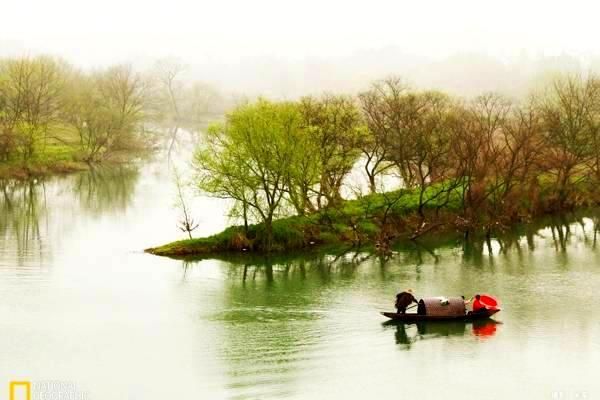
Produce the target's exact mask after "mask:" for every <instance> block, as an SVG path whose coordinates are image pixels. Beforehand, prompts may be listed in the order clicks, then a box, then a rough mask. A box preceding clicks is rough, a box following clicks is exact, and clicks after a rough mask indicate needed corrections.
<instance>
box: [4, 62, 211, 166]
mask: <svg viewBox="0 0 600 400" xmlns="http://www.w3.org/2000/svg"><path fill="white" fill-rule="evenodd" d="M182 68H183V67H179V66H176V64H174V63H165V62H159V63H157V64H156V65H155V66H154V67H153V68H151V69H150V70H148V71H143V72H140V71H137V70H135V69H134V68H133V67H132V66H130V65H115V66H110V67H107V68H103V69H96V70H90V71H83V70H80V69H78V68H75V67H74V66H72V65H70V64H68V63H67V62H65V61H63V60H60V59H57V58H53V57H46V56H40V57H19V58H7V59H0V162H10V161H17V162H23V163H27V162H29V161H31V160H33V159H36V158H43V157H46V156H48V155H49V154H50V153H51V152H52V151H53V149H54V150H56V148H59V147H61V146H62V148H66V149H68V150H71V151H72V153H73V155H74V158H75V159H76V160H78V161H85V162H101V161H103V160H106V159H108V158H111V157H113V156H114V155H115V154H119V153H127V152H135V151H137V150H142V149H146V148H148V147H149V146H151V145H152V144H153V143H154V141H156V135H155V134H156V133H157V131H159V129H157V127H159V125H160V124H161V123H162V124H168V125H172V124H173V119H174V118H177V120H178V123H180V122H179V121H180V120H184V119H185V121H184V122H181V123H185V122H189V123H190V124H191V123H197V122H198V121H197V119H198V118H202V117H203V115H204V114H205V113H207V112H208V111H207V110H210V107H211V106H212V105H213V104H214V103H215V102H216V100H215V97H216V96H218V94H217V92H216V91H215V90H214V89H212V88H211V87H209V86H207V85H205V84H202V83H200V82H189V83H188V84H186V85H184V84H183V83H182V82H180V80H178V79H179V76H178V74H179V72H180V71H181V70H182ZM174 107H175V109H174ZM177 107H179V108H177ZM174 114H176V117H174ZM158 133H160V132H158Z"/></svg>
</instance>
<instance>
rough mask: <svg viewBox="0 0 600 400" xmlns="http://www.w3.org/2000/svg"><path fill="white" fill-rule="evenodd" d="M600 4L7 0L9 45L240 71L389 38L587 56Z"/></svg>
mask: <svg viewBox="0 0 600 400" xmlns="http://www.w3.org/2000/svg"><path fill="white" fill-rule="evenodd" d="M599 9H600V7H599V6H598V5H597V4H594V2H592V1H581V0H571V1H563V2H558V1H550V0H545V1H523V0H521V1H519V0H503V1H489V0H488V1H486V0H477V1H475V0H436V1H433V0H429V1H422V0H412V1H401V0H396V1H378V0H372V1H355V0H344V1H342V0H321V1H316V0H302V1H296V0H294V1H290V0H287V1H286V0H252V1H249V0H247V1H241V0H217V1H210V2H209V1H198V0H196V1H191V0H190V1H188V0H168V1H165V0H160V1H158V0H102V1H99V0H98V1H97V0H94V1H90V0H52V1H49V0H15V1H8V0H5V1H3V4H2V8H1V10H2V14H1V15H0V55H21V54H37V53H50V54H53V55H59V56H62V57H64V58H66V59H67V60H69V61H70V62H72V63H74V64H77V65H80V66H84V67H86V66H96V65H105V64H108V63H115V62H137V63H143V62H146V61H147V62H150V60H153V59H156V58H162V57H175V58H178V59H181V60H184V61H185V63H189V64H191V65H202V66H203V67H202V68H203V69H201V70H202V71H203V72H204V73H206V74H207V75H211V74H213V75H215V76H216V75H218V74H217V72H218V73H219V74H221V75H222V80H225V79H227V80H231V79H233V78H235V77H236V75H235V74H238V75H239V71H233V72H230V73H229V74H227V73H225V72H223V71H222V70H223V65H229V67H230V68H231V69H233V70H235V66H236V65H237V64H238V63H239V64H240V65H242V64H243V62H244V61H243V60H247V59H248V58H262V59H264V60H267V61H266V62H265V63H266V64H269V62H268V60H273V59H276V60H277V62H280V63H281V62H283V63H286V62H287V63H302V62H306V60H311V59H319V60H328V59H343V57H349V56H351V55H352V54H363V55H364V54H365V52H367V53H366V54H367V55H366V56H364V57H369V56H368V54H369V53H368V52H369V51H373V50H378V49H388V48H393V49H394V51H395V52H399V53H402V54H410V55H412V56H414V57H417V58H418V57H425V58H427V59H429V60H436V59H442V58H444V57H449V56H452V55H454V54H460V53H479V54H483V55H487V56H492V57H494V58H497V59H500V60H511V59H514V58H517V57H519V56H522V55H523V54H528V55H533V56H540V55H543V56H555V55H561V54H569V55H570V56H575V57H578V58H582V59H585V58H586V57H588V58H589V57H595V56H596V55H597V54H598V53H600V51H599V45H598V38H600V24H599V23H598V21H597V20H598V13H597V11H599ZM378 54H380V53H378ZM376 57H377V56H375V58H376ZM371 61H373V62H376V61H377V60H371ZM353 62H354V61H353ZM382 62H383V61H382ZM211 65H212V66H213V67H212V70H211V67H210V66H211ZM199 68H200V67H199ZM260 68H262V66H261V67H255V69H256V70H257V71H258V70H259V69H260ZM283 69H284V68H283V67H282V68H280V70H283ZM217 70H218V71H217ZM234 72H235V74H234ZM251 72H252V71H251ZM267 72H268V71H267ZM280 75H281V74H280ZM284 83H285V82H284ZM290 90H292V89H290Z"/></svg>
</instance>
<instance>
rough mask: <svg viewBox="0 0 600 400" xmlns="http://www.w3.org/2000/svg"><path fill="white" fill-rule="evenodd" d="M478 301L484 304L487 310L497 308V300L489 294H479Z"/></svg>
mask: <svg viewBox="0 0 600 400" xmlns="http://www.w3.org/2000/svg"><path fill="white" fill-rule="evenodd" d="M479 302H480V303H481V304H483V305H484V306H485V308H487V309H488V310H497V309H498V304H499V302H498V300H497V299H496V298H495V297H493V296H490V295H489V294H482V295H479Z"/></svg>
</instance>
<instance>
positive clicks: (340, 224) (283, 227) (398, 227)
mask: <svg viewBox="0 0 600 400" xmlns="http://www.w3.org/2000/svg"><path fill="white" fill-rule="evenodd" d="M434 190H435V188H434ZM459 197H460V196H459V193H458V192H456V193H453V194H452V195H451V196H450V199H449V201H448V202H447V203H446V200H445V199H443V198H441V197H440V199H439V200H438V201H435V200H433V201H430V202H429V203H428V204H427V205H426V207H425V213H426V216H427V217H428V219H430V220H433V219H435V221H436V222H435V223H429V224H423V223H422V220H421V218H420V217H419V216H418V214H417V210H418V204H419V202H418V193H417V191H414V192H409V191H402V192H400V191H395V192H388V193H385V194H371V195H367V196H364V197H362V198H360V199H355V200H345V201H343V202H342V204H340V205H339V206H337V207H335V208H328V209H323V210H320V211H317V212H315V213H313V214H310V215H305V216H293V217H288V218H281V219H278V220H276V221H274V222H273V247H272V251H273V252H282V251H286V252H287V251H294V250H301V249H309V248H314V247H317V246H319V247H321V246H339V245H350V246H362V245H371V246H376V247H380V246H387V245H389V243H390V242H391V241H393V240H400V239H407V240H408V239H411V238H412V237H414V236H415V232H420V233H419V234H425V235H429V234H431V233H433V232H440V231H451V230H453V228H452V226H453V223H452V222H453V219H454V218H455V217H456V215H457V214H458V212H459V211H460V201H459ZM397 199H400V200H397ZM442 202H444V204H443V205H444V208H443V210H440V209H439V208H440V206H441V205H442V204H441V203H442ZM421 231H422V232H421ZM264 240H265V230H264V226H263V224H255V225H250V226H249V227H248V231H247V232H246V231H245V229H244V227H243V226H231V227H229V228H227V229H225V230H224V231H223V232H220V233H218V234H216V235H213V236H209V237H205V238H198V239H188V240H181V241H176V242H172V243H168V244H165V245H163V246H159V247H154V248H149V249H146V252H148V253H151V254H156V255H162V256H188V255H203V254H219V253H231V252H261V251H262V250H263V248H264Z"/></svg>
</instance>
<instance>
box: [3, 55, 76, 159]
mask: <svg viewBox="0 0 600 400" xmlns="http://www.w3.org/2000/svg"><path fill="white" fill-rule="evenodd" d="M64 81H65V65H64V64H62V63H60V62H58V61H57V60H55V59H52V58H48V57H35V58H29V57H24V58H19V59H8V60H4V61H2V62H1V63H0V98H1V99H2V100H0V103H1V104H2V108H3V109H2V110H1V111H0V112H1V119H2V129H3V132H2V134H3V142H4V144H5V146H6V144H8V143H10V144H11V145H13V146H14V147H15V148H16V149H17V150H18V152H19V154H20V155H21V157H22V158H23V159H24V160H28V159H30V158H31V157H32V156H33V155H34V153H35V151H36V150H37V149H38V148H39V147H43V146H44V145H45V144H46V137H47V133H48V129H49V127H50V126H51V125H53V124H55V123H57V122H58V115H59V108H60V100H61V91H62V89H63V86H64Z"/></svg>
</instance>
